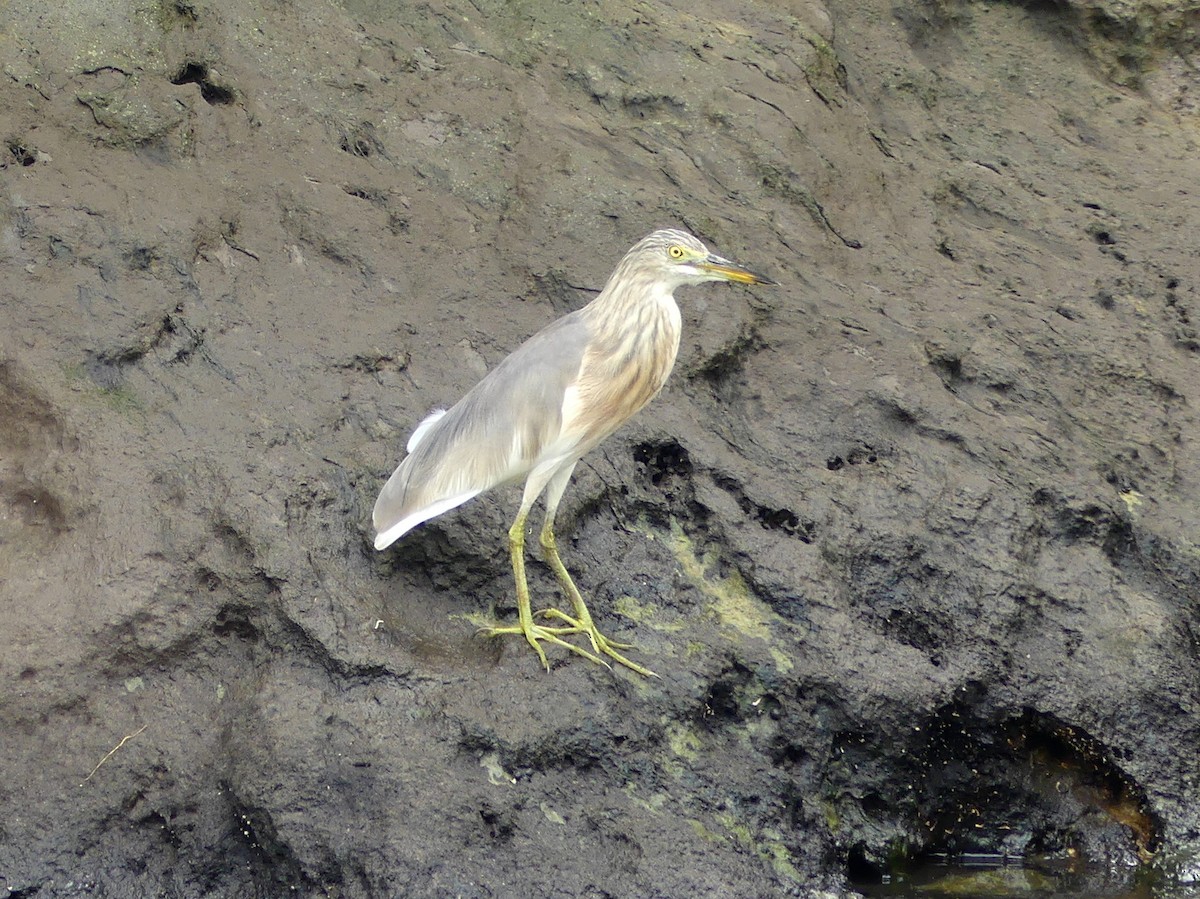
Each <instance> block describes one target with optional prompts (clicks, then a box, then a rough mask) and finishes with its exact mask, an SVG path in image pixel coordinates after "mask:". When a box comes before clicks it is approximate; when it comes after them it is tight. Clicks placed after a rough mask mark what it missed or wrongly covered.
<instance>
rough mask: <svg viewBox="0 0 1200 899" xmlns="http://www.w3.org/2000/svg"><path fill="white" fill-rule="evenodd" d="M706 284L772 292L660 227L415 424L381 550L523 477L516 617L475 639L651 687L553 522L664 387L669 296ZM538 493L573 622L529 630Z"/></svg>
mask: <svg viewBox="0 0 1200 899" xmlns="http://www.w3.org/2000/svg"><path fill="white" fill-rule="evenodd" d="M706 281H730V282H736V283H741V284H764V285H769V284H774V283H775V282H774V281H771V280H770V279H768V278H766V277H764V276H763V275H760V274H756V273H755V272H753V271H751V270H750V269H748V268H746V267H745V266H742V265H740V264H738V263H736V262H731V261H730V260H728V259H725V258H722V257H721V256H718V255H716V254H714V253H712V252H710V251H709V250H708V248H707V247H706V246H705V245H704V244H703V243H701V241H700V240H698V239H697V238H695V237H693V236H692V235H691V234H689V233H687V232H685V231H680V230H675V229H662V230H658V231H654V232H653V233H651V234H649V235H647V236H646V237H644V238H642V239H641V240H640V241H638V242H637V243H636V244H635V245H634V246H633V247H632V248H631V249H630V250H629V252H627V253H626V254H625V256H624V258H623V259H622V260H621V261H620V262H619V263H618V264H617V267H616V268H615V269H614V270H613V273H612V275H611V276H610V277H609V279H608V282H607V283H606V284H605V286H604V289H603V290H601V291H600V293H599V294H598V295H597V296H596V297H595V298H594V299H593V300H592V301H591V302H589V303H588V304H587V305H586V306H584V307H582V308H581V309H577V310H576V311H574V312H571V313H569V314H568V315H565V316H563V317H562V318H559V319H558V320H556V321H554V322H552V323H550V324H549V325H547V326H546V327H545V328H543V329H542V330H541V331H539V332H537V333H536V334H534V335H533V336H532V337H530V338H529V339H528V340H526V341H525V343H523V344H522V345H521V346H520V347H518V348H517V349H516V350H514V351H513V352H512V353H511V354H510V355H509V356H508V357H507V358H505V359H504V360H503V361H502V362H501V363H500V364H499V365H498V366H496V367H495V368H494V369H493V370H492V371H491V372H489V373H488V374H487V375H486V376H485V377H484V378H483V380H481V381H480V382H479V383H478V384H476V385H475V386H474V387H473V388H472V389H471V390H470V391H469V392H468V393H467V394H466V395H465V396H464V397H463V398H462V399H460V400H459V401H458V402H457V403H455V404H454V405H453V406H451V407H450V408H449V409H447V410H442V409H438V410H435V411H434V412H432V413H431V414H429V416H428V417H426V418H425V419H424V420H423V421H422V422H421V423H420V424H418V425H417V427H416V429H415V430H414V431H413V432H412V436H411V437H410V438H409V440H408V443H407V446H406V451H407V455H406V456H405V457H404V459H403V460H402V461H401V462H400V464H399V466H398V467H397V468H396V470H395V471H394V472H392V475H391V477H389V478H388V480H387V482H386V483H385V484H384V486H383V489H382V490H380V492H379V498H378V499H377V500H376V502H375V508H374V511H373V514H372V523H373V524H374V527H375V532H376V536H375V549H376V550H384V549H387V548H388V547H389V546H391V545H392V544H393V543H394V542H395V541H397V540H399V539H400V538H401V537H403V536H404V535H405V534H407V533H408V532H409V531H410V530H412V529H413V528H415V527H416V526H417V525H419V524H421V523H422V522H425V521H428V520H429V519H431V518H435V517H437V516H439V515H442V514H444V513H446V512H448V511H450V510H451V509H454V508H456V507H457V506H460V505H462V504H463V503H465V502H467V501H468V500H470V499H473V498H474V497H476V496H478V495H479V494H481V493H483V492H484V491H486V490H490V489H492V488H493V487H498V486H500V485H502V484H508V483H513V482H517V481H520V480H521V479H524V481H525V488H524V492H523V493H522V496H521V504H520V506H519V508H518V510H517V514H516V517H515V518H514V519H513V522H512V526H511V527H510V528H509V530H508V543H509V552H510V555H511V558H512V569H513V579H514V581H515V582H516V594H517V618H518V620H517V623H516V624H513V625H501V624H496V625H495V626H492V627H485V628H482V629H481V633H483V634H484V635H486V636H489V637H496V636H502V635H506V634H511V635H519V636H523V637H524V638H525V640H526V641H527V642H528V643H529V645H530V646H532V647H533V649H534V651H535V652H536V653H537V656H538V659H539V660H540V661H541V664H542V666H543V667H544V668H545V669H546V670H547V671H549V670H550V663H549V660H548V659H547V657H546V653H545V650H544V649H543V648H542V644H543V643H544V644H549V645H556V646H561V647H565V648H566V649H568V650H570V651H571V652H574V653H577V654H579V655H582V656H585V657H586V658H588V659H590V660H591V661H593V662H597V663H599V664H602V665H609V662H608V661H606V660H607V659H611V660H612V661H613V662H616V663H617V664H620V665H623V666H624V667H626V668H628V669H630V670H631V671H634V672H636V673H638V674H640V675H643V676H646V677H657V675H656V674H655V673H654V672H653V671H651V670H650V669H649V668H647V667H645V666H643V665H640V664H638V663H637V662H634V661H632V660H631V659H629V658H627V657H626V656H625V655H623V654H622V650H626V651H627V650H629V649H632V648H633V647H632V645H631V644H627V643H617V642H615V641H613V640H610V639H609V638H608V637H606V636H604V635H603V634H602V633H601V632H600V631H599V629H598V628H597V627H596V624H595V621H594V620H593V618H592V615H591V613H590V612H589V611H588V607H587V604H586V603H585V602H584V599H583V596H582V594H581V593H580V592H579V589H578V588H577V587H576V586H575V582H574V581H573V580H572V579H571V575H570V574H569V573H568V572H567V569H566V566H565V565H564V564H563V561H562V558H561V556H560V555H559V552H558V544H557V541H556V537H555V533H554V519H555V515H556V514H557V512H558V505H559V502H560V500H561V499H562V496H563V492H564V491H565V490H566V488H567V484H568V482H569V481H570V479H571V473H572V472H573V471H574V469H575V464H576V463H577V462H578V461H579V459H580V458H581V457H583V456H584V455H585V454H586V453H588V452H589V451H590V450H592V449H593V448H595V447H596V446H597V445H598V444H599V443H600V442H601V441H603V440H604V439H605V438H606V437H608V436H610V435H611V434H612V433H613V432H614V431H616V430H617V429H618V428H619V427H620V426H621V425H622V424H624V422H625V421H627V420H628V419H629V418H630V417H631V416H633V415H634V414H635V413H637V412H638V411H639V410H641V409H642V408H643V407H644V406H645V405H646V404H647V403H649V402H650V401H651V400H652V399H653V398H654V397H655V396H656V395H657V394H658V392H659V391H660V390H662V388H663V385H664V384H665V383H666V381H667V377H668V375H670V373H671V369H672V368H673V367H674V365H675V357H676V355H677V354H678V352H679V339H680V330H681V316H680V312H679V307H678V305H676V302H675V296H674V294H675V290H676V289H677V288H679V287H682V286H685V285H694V284H701V283H703V282H706ZM543 493H544V494H545V507H546V509H545V513H546V514H545V518H544V521H543V524H542V529H541V533H540V538H539V539H540V543H541V546H542V551H543V558H544V559H545V561H546V563H547V564H548V565H549V566H550V569H551V570H552V571H553V572H554V574H555V576H556V578H557V580H558V582H559V584H560V586H561V587H562V590H563V593H564V594H565V595H566V597H567V598H568V599H569V600H570V601H571V605H572V613H571V614H568V613H567V612H563V611H561V610H559V609H556V608H548V609H543V610H541V611H539V612H538V613H537V617H538V618H539V619H541V620H535V616H534V613H533V611H532V609H531V603H530V595H529V586H528V582H527V580H526V577H525V531H526V519H527V517H528V516H529V513H530V510H531V509H532V507H533V505H534V503H535V502H536V501H537V500H538V498H539V497H540V496H541V495H542V494H543ZM572 635H586V637H587V639H588V641H589V643H590V647H591V648H590V650H589V649H585V648H584V647H582V646H578V645H576V644H575V643H572V642H570V641H568V640H567V639H565V638H566V637H569V636H572ZM609 667H611V665H609Z"/></svg>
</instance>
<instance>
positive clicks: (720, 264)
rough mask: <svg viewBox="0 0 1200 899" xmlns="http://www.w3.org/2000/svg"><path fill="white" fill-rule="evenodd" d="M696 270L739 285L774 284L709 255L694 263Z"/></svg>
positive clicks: (726, 260)
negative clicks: (698, 269) (710, 273)
mask: <svg viewBox="0 0 1200 899" xmlns="http://www.w3.org/2000/svg"><path fill="white" fill-rule="evenodd" d="M696 267H697V268H701V269H703V270H704V271H706V272H712V273H713V274H714V275H716V276H717V277H719V278H721V279H722V280H724V281H737V282H738V283H739V284H774V283H775V282H774V281H772V280H771V279H770V278H767V277H764V276H763V275H759V274H756V273H755V272H752V271H750V269H748V268H746V267H745V266H743V265H738V264H737V263H736V262H730V261H729V260H728V259H722V258H721V257H720V256H714V255H710V256H709V257H708V258H707V259H705V260H704V261H703V262H698V263H696Z"/></svg>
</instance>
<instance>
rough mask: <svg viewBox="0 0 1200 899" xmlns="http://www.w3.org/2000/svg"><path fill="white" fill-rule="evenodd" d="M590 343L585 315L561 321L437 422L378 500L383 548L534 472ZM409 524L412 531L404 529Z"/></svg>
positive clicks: (558, 422)
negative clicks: (488, 491)
mask: <svg viewBox="0 0 1200 899" xmlns="http://www.w3.org/2000/svg"><path fill="white" fill-rule="evenodd" d="M588 339H589V327H588V324H587V322H586V320H585V318H584V317H583V316H582V315H580V313H579V312H573V313H571V314H570V315H567V316H564V317H563V318H560V319H558V320H557V321H555V322H553V323H551V324H550V325H548V326H546V327H545V328H543V329H542V330H541V331H539V332H538V333H537V334H535V335H534V336H533V337H531V338H529V340H527V341H525V343H523V344H522V345H521V346H520V347H518V348H517V349H516V350H514V351H513V352H512V354H511V355H509V356H508V357H507V358H506V359H505V360H504V361H503V362H501V363H500V364H499V365H498V366H496V368H495V369H494V370H493V371H491V372H490V373H489V374H488V375H487V376H486V377H485V378H484V379H483V380H482V381H480V382H479V383H478V384H476V385H475V386H474V387H473V388H472V389H471V390H470V392H469V393H467V395H466V396H464V397H463V398H462V399H461V400H459V401H458V402H457V403H455V404H454V405H453V406H452V407H451V408H450V409H449V410H448V411H447V412H446V413H445V414H444V415H442V416H441V417H440V418H439V419H437V420H436V421H434V422H432V423H429V424H428V427H427V430H426V431H425V433H423V434H422V435H421V436H420V438H419V439H418V440H417V441H416V445H415V446H414V447H413V448H412V452H410V453H409V454H408V456H406V457H405V459H404V461H402V462H401V463H400V466H399V467H398V468H397V469H396V470H395V471H394V472H393V473H392V476H391V477H390V478H389V479H388V482H387V483H386V484H385V485H384V487H383V490H382V491H381V492H380V494H379V499H378V500H376V502H375V511H374V515H373V519H374V524H375V530H376V532H378V534H379V538H377V540H376V546H377V548H382V547H381V546H379V544H380V543H381V542H382V543H383V546H387V545H388V544H390V543H391V542H393V541H394V540H396V539H398V538H399V537H401V536H402V535H403V534H404V533H405V532H406V531H408V530H409V529H410V528H412V527H415V526H416V525H418V524H420V523H421V522H422V521H425V520H427V519H428V518H432V517H434V516H435V515H440V514H441V513H442V512H446V511H448V510H449V509H452V508H454V507H455V506H457V505H459V504H461V503H464V502H466V501H467V500H468V499H470V498H471V497H473V496H476V495H477V494H479V493H482V492H483V491H485V490H488V489H490V488H492V487H496V486H498V485H500V484H503V483H507V482H509V481H514V480H517V479H518V478H521V477H524V476H525V475H527V474H528V473H529V471H530V469H532V468H533V466H534V465H535V464H536V462H537V460H538V456H539V454H540V452H541V451H542V449H543V448H544V447H546V446H548V445H549V444H550V443H552V442H553V441H554V440H555V438H557V437H558V435H559V433H560V431H561V428H562V405H563V396H564V394H565V393H566V390H567V388H568V387H569V386H570V385H571V384H572V383H574V381H575V380H576V378H577V377H578V374H579V369H580V366H581V365H582V362H583V355H584V350H585V349H586V347H587V344H588ZM425 512H428V514H427V515H425V514H423V513H425ZM402 523H405V524H407V526H406V527H403V528H399V527H397V525H400V524H402ZM393 531H394V533H393ZM384 538H387V539H384Z"/></svg>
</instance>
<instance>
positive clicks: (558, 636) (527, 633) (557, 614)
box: [479, 609, 658, 677]
mask: <svg viewBox="0 0 1200 899" xmlns="http://www.w3.org/2000/svg"><path fill="white" fill-rule="evenodd" d="M534 614H536V615H540V616H542V617H543V618H554V619H557V620H559V621H562V622H565V626H564V627H543V626H542V625H540V624H534V623H532V622H530V624H529V627H528V629H526V628H525V627H522V626H521V625H520V624H513V625H506V626H502V627H483V628H480V629H479V633H480V634H482V635H484V636H487V637H499V636H500V635H502V634H520V635H521V636H523V637H524V638H525V639H526V640H527V641H528V642H529V645H530V646H532V647H533V650H534V652H536V653H537V654H538V659H540V660H541V663H542V667H543V668H545V669H546V670H547V671H549V670H550V662H549V660H548V659H547V658H546V652H545V650H543V649H542V647H541V645H540V643H541V642H542V641H544V642H546V643H553V644H555V645H556V646H562V647H565V648H566V649H569V650H570V651H571V652H573V653H576V654H577V655H581V656H583V657H584V658H586V659H590V660H591V661H593V662H595V663H596V664H598V665H603V666H604V667H605V668H610V669H611V668H612V665H610V664H609V663H608V662H606V661H605V660H604V659H602V658H601V655H602V654H603V655H606V656H608V657H609V658H610V659H612V660H613V661H614V662H616V663H618V664H620V665H624V666H625V667H626V668H628V669H630V670H631V671H636V672H637V673H638V674H640V675H642V676H644V677H658V675H657V674H655V673H654V672H653V671H651V670H650V669H649V668H646V667H643V666H642V665H639V664H637V662H634V661H631V660H630V659H627V658H625V656H623V655H621V653H619V652H618V651H617V650H619V649H630V648H631V647H632V644H630V643H617V642H616V641H614V640H609V639H608V638H607V637H605V636H604V635H603V634H602V633H600V632H599V631H598V630H597V629H596V626H595V625H594V624H592V625H591V626H590V627H589V626H588V624H585V623H584V622H582V621H580V620H579V619H577V618H572V617H571V616H570V615H568V614H567V613H566V612H562V611H559V610H558V609H542V610H540V611H538V612H536V613H534ZM571 634H587V635H588V639H589V640H591V641H592V649H593V650H594V651H593V652H588V651H587V650H586V649H584V648H582V647H580V646H576V645H575V644H574V643H569V642H567V641H566V640H564V639H562V638H563V637H565V636H569V635H571Z"/></svg>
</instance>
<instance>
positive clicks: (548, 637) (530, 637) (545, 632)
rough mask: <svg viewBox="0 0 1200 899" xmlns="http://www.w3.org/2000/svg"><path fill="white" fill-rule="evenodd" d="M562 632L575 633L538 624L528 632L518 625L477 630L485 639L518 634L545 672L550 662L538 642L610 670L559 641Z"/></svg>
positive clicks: (575, 647)
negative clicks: (579, 656) (565, 650)
mask: <svg viewBox="0 0 1200 899" xmlns="http://www.w3.org/2000/svg"><path fill="white" fill-rule="evenodd" d="M563 632H565V633H569V634H573V633H575V631H574V630H572V629H570V628H557V627H542V626H541V625H540V624H530V625H529V629H528V630H526V629H525V628H523V627H522V626H521V625H519V624H514V625H512V626H507V627H481V628H480V629H479V633H480V634H482V635H483V636H485V637H499V636H501V635H502V634H520V635H521V636H523V637H524V638H525V639H526V640H527V641H528V642H529V645H530V646H532V647H533V651H534V652H536V653H537V654H538V658H539V659H540V660H541V662H542V667H543V668H545V669H546V670H547V671H549V670H550V660H549V659H547V658H546V652H545V650H544V649H542V647H541V646H540V645H539V643H538V641H540V640H545V641H546V642H547V643H554V644H556V645H558V646H563V647H565V648H567V649H569V650H571V652H574V653H577V654H579V655H581V656H583V657H584V658H586V659H590V660H591V661H593V662H595V663H596V664H597V665H603V666H604V667H605V668H612V665H610V664H608V662H606V661H604V659H602V658H600V657H599V656H598V655H595V654H594V653H590V652H588V651H587V650H586V649H584V648H583V647H580V646H576V645H575V644H574V643H568V642H567V641H566V640H563V639H561V638H560V637H559V634H560V633H563Z"/></svg>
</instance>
